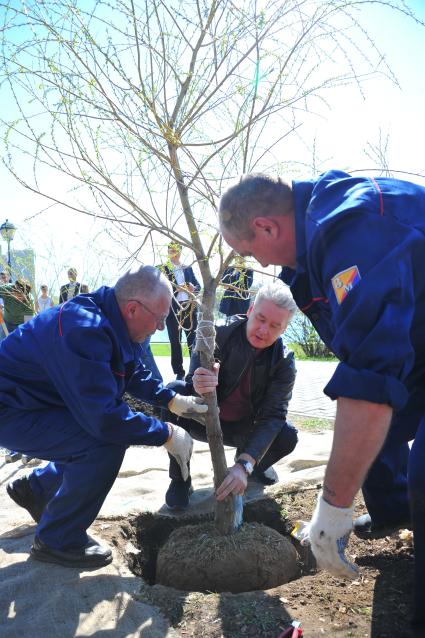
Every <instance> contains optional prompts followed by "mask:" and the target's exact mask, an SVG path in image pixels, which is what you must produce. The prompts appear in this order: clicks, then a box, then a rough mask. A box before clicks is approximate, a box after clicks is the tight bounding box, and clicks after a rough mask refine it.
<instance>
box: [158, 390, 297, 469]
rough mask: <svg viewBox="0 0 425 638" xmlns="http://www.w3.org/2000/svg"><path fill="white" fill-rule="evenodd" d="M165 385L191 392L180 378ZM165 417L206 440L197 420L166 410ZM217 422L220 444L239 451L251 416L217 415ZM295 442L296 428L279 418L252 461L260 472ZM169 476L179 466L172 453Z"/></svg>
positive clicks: (281, 457)
mask: <svg viewBox="0 0 425 638" xmlns="http://www.w3.org/2000/svg"><path fill="white" fill-rule="evenodd" d="M167 387H169V388H172V389H173V390H174V391H175V392H177V393H178V394H184V395H189V394H190V393H191V392H190V390H189V387H188V385H187V384H186V383H184V382H181V381H174V382H172V383H169V384H168V386H167ZM169 417H170V418H168V417H167V418H166V419H165V420H167V421H173V420H174V422H176V423H177V424H178V425H179V426H180V427H182V428H183V429H185V430H186V432H189V434H190V435H191V437H192V438H193V439H195V440H196V441H203V442H206V441H207V433H206V430H205V428H204V426H203V425H201V424H200V423H198V422H197V421H193V420H192V419H184V418H182V417H179V418H177V417H176V416H175V415H171V414H169ZM220 425H221V430H222V432H223V443H224V445H228V446H230V447H235V448H236V450H237V454H240V453H242V452H243V450H244V446H245V444H246V442H247V440H248V438H249V436H250V434H251V432H252V430H253V427H254V424H253V420H252V418H246V419H242V420H240V421H223V420H222V419H220ZM297 442H298V436H297V429H296V428H294V426H293V425H291V424H290V423H287V422H282V428H281V430H280V431H279V432H278V434H277V435H276V437H275V439H274V440H273V441H272V443H271V445H270V447H269V449H268V450H267V451H266V453H265V454H264V456H263V457H262V459H260V461H259V463H258V464H256V466H255V467H256V469H257V470H258V471H260V472H264V471H265V470H267V469H268V468H269V467H271V466H272V465H274V464H275V463H277V462H278V461H280V459H283V457H284V456H287V455H288V454H290V453H291V452H292V451H293V450H294V448H295V446H296V444H297ZM170 478H172V479H181V473H180V468H179V466H178V464H177V462H176V461H175V460H174V458H173V457H170Z"/></svg>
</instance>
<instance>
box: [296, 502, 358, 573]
mask: <svg viewBox="0 0 425 638" xmlns="http://www.w3.org/2000/svg"><path fill="white" fill-rule="evenodd" d="M352 528H353V507H334V506H333V505H330V504H329V503H327V502H326V501H325V499H324V498H323V495H322V494H320V495H319V498H318V501H317V505H316V509H315V510H314V514H313V518H312V519H311V522H310V525H309V527H308V531H309V540H310V545H311V549H312V552H313V554H314V557H315V559H316V561H317V566H318V567H320V568H321V569H326V570H327V571H328V572H330V573H331V574H332V575H333V576H337V577H338V578H356V577H357V575H358V568H357V566H356V565H354V564H353V563H350V562H349V561H348V560H347V558H346V556H345V548H346V546H347V543H348V539H349V536H350V534H351V530H352ZM305 540H306V539H305Z"/></svg>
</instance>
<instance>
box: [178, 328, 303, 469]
mask: <svg viewBox="0 0 425 638" xmlns="http://www.w3.org/2000/svg"><path fill="white" fill-rule="evenodd" d="M246 322H247V317H237V318H236V319H235V321H234V322H233V323H231V324H229V325H228V326H219V327H217V335H216V349H215V353H214V355H215V358H216V360H217V361H219V362H220V371H219V375H218V387H217V399H218V405H220V402H221V401H223V399H225V398H226V397H228V396H229V394H231V393H232V392H233V390H235V388H236V387H237V386H238V384H239V382H240V379H241V377H242V375H243V373H244V371H245V370H246V368H247V366H248V365H250V364H252V373H251V374H252V376H251V389H252V393H251V404H252V412H253V425H252V430H251V432H248V433H247V441H246V443H245V447H244V449H243V452H246V453H248V454H250V455H251V456H252V457H253V458H254V459H256V461H258V460H259V459H261V457H262V456H263V455H264V454H265V452H266V451H267V450H268V448H269V447H270V445H271V444H272V442H273V440H274V439H275V437H276V436H277V434H278V433H279V431H280V430H281V428H282V426H283V425H284V424H285V422H286V415H287V412H288V403H289V401H290V399H291V396H292V388H293V387H294V383H295V375H296V369H295V358H294V353H293V352H292V351H291V350H288V348H287V347H286V346H285V345H284V344H283V341H282V338H281V337H279V338H278V339H277V340H276V341H275V343H274V344H273V345H271V346H270V347H269V348H265V349H264V350H263V351H262V352H261V353H260V354H259V355H258V356H255V349H254V348H253V347H252V346H251V345H250V344H249V342H248V340H247V338H246V328H245V324H246ZM199 365H200V363H199V354H198V353H194V354H193V355H192V358H191V362H190V372H189V375H188V382H189V383H192V381H191V379H192V375H193V372H194V371H195V370H196V368H197V367H199Z"/></svg>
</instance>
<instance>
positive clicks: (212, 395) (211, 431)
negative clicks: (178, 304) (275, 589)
mask: <svg viewBox="0 0 425 638" xmlns="http://www.w3.org/2000/svg"><path fill="white" fill-rule="evenodd" d="M203 302H204V303H203V305H202V315H201V316H200V318H199V322H198V332H197V341H196V349H197V350H198V351H199V352H200V358H201V365H202V367H203V368H207V369H208V370H212V368H213V364H214V346H215V328H214V315H213V311H212V307H213V303H214V296H212V295H211V293H207V292H205V293H204V299H203ZM203 396H204V399H205V401H206V403H207V405H208V413H207V419H206V429H207V438H208V444H209V446H210V451H211V458H212V464H213V469H214V487H215V488H216V489H217V487H218V486H219V485H220V484H221V483H222V481H223V480H224V479H225V477H226V474H227V463H226V457H225V454H224V446H223V434H222V431H221V426H220V419H219V412H218V406H217V394H216V392H209V393H208V394H204V395H203ZM241 519H242V499H241V497H240V496H239V497H234V496H228V497H227V498H226V499H225V500H224V501H216V510H215V523H216V526H217V528H218V530H219V531H220V532H221V534H232V533H233V532H235V531H236V529H237V528H238V527H239V525H240V523H241Z"/></svg>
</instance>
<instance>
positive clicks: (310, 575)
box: [99, 489, 425, 638]
mask: <svg viewBox="0 0 425 638" xmlns="http://www.w3.org/2000/svg"><path fill="white" fill-rule="evenodd" d="M317 492H318V490H317V489H310V490H304V491H301V492H298V493H296V494H290V495H288V494H285V493H283V492H282V493H278V494H277V495H276V496H275V498H274V499H273V500H272V499H266V500H264V501H261V502H260V503H257V504H254V505H252V504H251V505H249V506H246V507H245V509H244V518H245V520H250V521H258V522H262V523H264V524H267V525H270V526H271V527H273V528H274V529H276V530H277V531H279V532H280V533H283V534H287V533H288V530H289V529H290V528H291V526H292V524H293V522H294V521H295V520H297V519H304V520H308V519H309V518H310V517H311V514H312V512H313V510H314V506H315V502H316V497H317ZM364 511H365V509H364V506H363V503H362V501H361V500H359V501H358V503H357V508H356V515H358V514H361V513H364ZM195 522H196V520H195V519H194V518H193V517H192V518H190V519H186V520H182V519H179V521H178V522H177V523H176V522H174V521H173V519H172V518H169V517H165V516H162V517H160V516H155V515H152V514H150V515H140V516H139V517H137V518H134V519H131V520H128V521H126V522H121V523H120V522H113V523H112V524H111V525H110V526H108V527H107V529H106V530H105V526H104V525H102V527H103V530H102V529H100V531H99V534H100V535H101V536H103V537H105V538H108V540H109V541H110V542H111V541H112V542H113V543H114V544H115V545H116V547H117V549H118V551H119V552H121V553H122V555H123V557H124V558H125V560H126V561H127V562H128V564H129V565H130V567H132V569H133V570H134V572H135V573H136V574H139V575H140V574H143V579H142V578H141V581H140V582H141V586H140V593H139V594H137V596H136V597H137V598H139V599H140V600H142V601H146V602H149V603H151V604H154V605H156V606H158V607H159V608H160V609H161V611H162V613H163V614H164V615H165V616H166V617H167V618H168V619H169V621H170V623H171V624H172V625H173V626H174V628H175V629H176V631H177V633H178V634H179V635H180V636H182V637H183V638H189V637H193V638H201V637H202V638H278V637H279V635H280V634H281V632H282V631H283V629H284V628H285V627H286V626H287V624H288V623H289V622H291V621H292V620H298V621H300V622H301V623H302V627H303V631H304V637H305V638H312V637H316V636H336V637H342V636H344V637H346V638H349V637H350V638H360V637H372V638H395V637H397V638H412V637H413V636H414V637H415V638H419V637H420V636H424V635H425V634H422V633H418V632H416V633H412V632H411V631H410V629H409V616H410V611H411V610H410V605H411V592H412V576H413V549H412V547H411V545H410V544H409V542H408V541H405V540H401V539H400V536H399V532H398V531H397V532H393V533H392V534H390V535H388V536H386V537H385V538H382V539H376V540H361V539H358V538H356V537H355V536H354V535H352V536H351V539H350V543H349V547H348V554H349V555H350V557H351V558H352V559H355V561H356V563H357V564H358V565H359V566H360V576H359V578H358V579H357V580H356V581H351V582H350V581H343V580H339V579H336V578H333V577H332V576H330V575H328V574H327V573H325V572H315V571H314V570H311V568H310V567H311V565H309V564H307V563H306V562H305V561H304V565H303V568H304V569H303V575H302V576H301V577H300V578H299V579H297V580H293V581H292V582H290V583H287V584H285V585H280V586H279V587H275V588H274V589H269V590H267V591H252V592H247V593H240V594H231V593H219V594H218V593H209V592H204V593H202V592H197V591H192V592H184V591H179V590H176V589H173V588H171V587H165V586H163V585H157V584H152V583H153V582H154V578H155V559H156V553H157V551H158V548H159V547H160V546H161V545H162V544H163V543H164V542H165V541H166V540H167V538H168V537H169V535H170V533H171V532H172V530H173V529H174V528H176V527H179V526H181V525H183V524H186V525H187V524H191V523H192V524H193V523H195ZM198 522H202V521H200V520H199V519H198ZM203 522H205V518H204V521H203ZM99 527H100V526H99ZM129 541H130V543H129ZM129 546H130V547H132V546H133V547H134V548H136V547H137V548H138V549H139V551H136V550H135V551H129V549H128V548H129ZM188 552H190V545H189V546H188ZM301 558H305V556H304V557H303V556H301ZM276 560H279V556H276ZM424 604H425V601H424Z"/></svg>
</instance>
